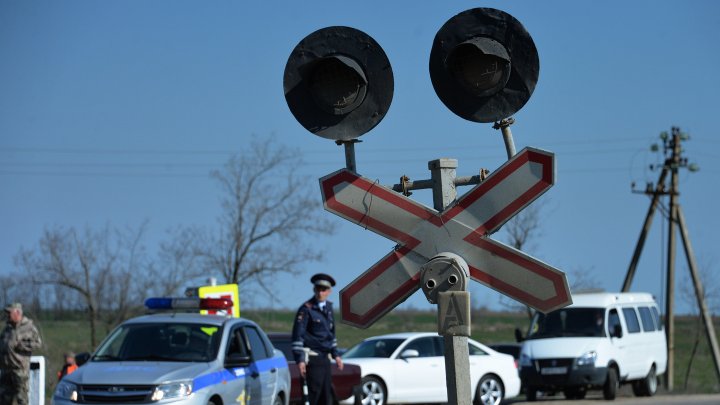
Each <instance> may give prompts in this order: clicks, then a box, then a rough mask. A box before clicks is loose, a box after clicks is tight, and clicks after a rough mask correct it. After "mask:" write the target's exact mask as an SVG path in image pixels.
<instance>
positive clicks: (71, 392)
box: [55, 380, 78, 402]
mask: <svg viewBox="0 0 720 405" xmlns="http://www.w3.org/2000/svg"><path fill="white" fill-rule="evenodd" d="M55 397H56V398H62V399H69V400H71V401H73V402H77V400H78V387H77V385H75V384H73V383H71V382H68V381H65V380H60V382H59V383H58V385H57V387H55Z"/></svg>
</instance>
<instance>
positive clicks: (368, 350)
mask: <svg viewBox="0 0 720 405" xmlns="http://www.w3.org/2000/svg"><path fill="white" fill-rule="evenodd" d="M404 341H405V339H396V338H395V339H371V340H365V341H363V342H360V343H358V344H357V345H355V346H353V347H351V348H350V349H349V350H348V351H347V352H345V354H343V355H342V357H343V358H344V359H358V358H366V357H378V358H388V357H390V356H391V355H392V354H393V352H394V351H395V350H396V349H397V348H398V346H400V345H401V344H402V342H404Z"/></svg>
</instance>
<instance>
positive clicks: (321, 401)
mask: <svg viewBox="0 0 720 405" xmlns="http://www.w3.org/2000/svg"><path fill="white" fill-rule="evenodd" d="M310 282H311V283H312V284H313V292H314V293H315V295H314V296H313V297H312V298H310V299H309V300H308V301H306V302H305V303H303V304H302V305H301V306H300V308H299V309H298V311H297V315H296V316H295V323H294V324H293V333H292V349H293V355H294V357H295V362H296V363H297V365H298V368H299V369H300V375H301V376H302V377H303V378H305V381H306V382H307V385H308V391H309V395H308V397H309V398H308V399H309V402H310V405H331V404H332V403H333V395H334V394H333V388H332V375H331V368H330V358H334V359H335V361H336V362H337V366H338V369H340V370H342V369H343V363H342V359H341V358H340V356H339V355H338V353H337V339H336V338H335V321H334V319H333V312H332V302H330V301H328V300H327V298H328V296H329V295H330V292H331V291H332V290H331V288H332V287H334V286H335V280H334V279H333V278H332V277H330V276H329V275H327V274H323V273H319V274H316V275H314V276H312V277H311V278H310Z"/></svg>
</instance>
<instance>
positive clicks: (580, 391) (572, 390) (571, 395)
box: [563, 387, 587, 399]
mask: <svg viewBox="0 0 720 405" xmlns="http://www.w3.org/2000/svg"><path fill="white" fill-rule="evenodd" d="M563 394H565V398H567V399H583V398H585V394H587V390H586V389H585V387H567V388H565V389H564V390H563Z"/></svg>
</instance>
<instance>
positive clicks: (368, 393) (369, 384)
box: [362, 377, 387, 405]
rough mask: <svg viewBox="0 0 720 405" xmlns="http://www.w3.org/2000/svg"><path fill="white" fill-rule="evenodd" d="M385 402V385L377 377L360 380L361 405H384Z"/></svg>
mask: <svg viewBox="0 0 720 405" xmlns="http://www.w3.org/2000/svg"><path fill="white" fill-rule="evenodd" d="M385 401H387V390H386V389H385V384H383V382H382V381H380V379H379V378H377V377H363V379H362V404H363V405H385Z"/></svg>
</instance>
